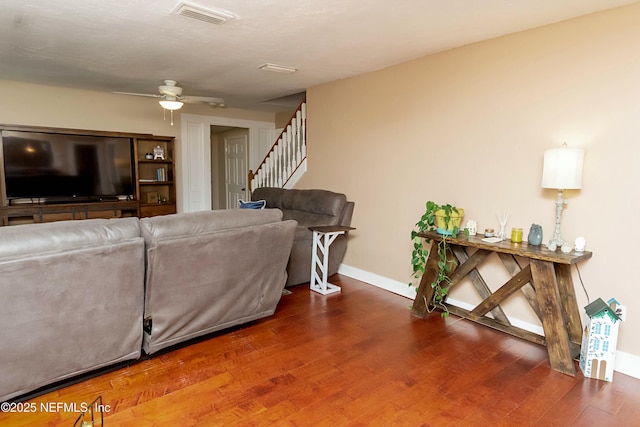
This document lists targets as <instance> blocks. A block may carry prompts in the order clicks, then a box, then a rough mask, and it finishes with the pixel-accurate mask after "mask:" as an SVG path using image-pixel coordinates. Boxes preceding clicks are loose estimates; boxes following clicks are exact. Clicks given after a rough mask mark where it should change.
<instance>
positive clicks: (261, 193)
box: [253, 187, 347, 227]
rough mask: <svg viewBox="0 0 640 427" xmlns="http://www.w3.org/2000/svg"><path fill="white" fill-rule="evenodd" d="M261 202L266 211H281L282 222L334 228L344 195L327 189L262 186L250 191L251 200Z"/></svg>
mask: <svg viewBox="0 0 640 427" xmlns="http://www.w3.org/2000/svg"><path fill="white" fill-rule="evenodd" d="M258 199H264V200H266V201H267V207H268V208H278V209H281V210H282V211H283V219H285V220H287V219H293V220H295V221H298V224H300V226H304V227H310V226H314V225H337V224H339V223H340V220H341V217H342V213H343V210H344V207H345V204H346V203H347V196H345V195H344V194H341V193H334V192H333V191H328V190H317V189H311V190H289V189H282V188H272V187H262V188H256V189H255V190H254V192H253V200H258Z"/></svg>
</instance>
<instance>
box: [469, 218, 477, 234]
mask: <svg viewBox="0 0 640 427" xmlns="http://www.w3.org/2000/svg"><path fill="white" fill-rule="evenodd" d="M467 230H469V235H470V236H475V235H476V233H477V232H478V223H477V222H476V221H474V220H472V219H470V220H469V221H467Z"/></svg>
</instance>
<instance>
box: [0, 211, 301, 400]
mask: <svg viewBox="0 0 640 427" xmlns="http://www.w3.org/2000/svg"><path fill="white" fill-rule="evenodd" d="M295 227H296V223H295V221H282V212H280V211H277V210H261V211H256V210H229V211H209V212H199V213H189V214H176V215H167V216H163V217H153V218H146V219H142V220H138V219H137V218H121V219H112V220H102V219H95V220H83V221H62V222H55V223H47V224H29V225H18V226H11V227H0V322H1V325H2V328H1V329H0V343H2V344H1V345H2V348H1V350H0V401H5V400H8V399H12V398H14V397H16V396H20V395H23V394H26V393H29V392H31V391H34V390H36V389H38V388H40V387H43V386H46V385H49V384H52V383H55V382H58V381H61V380H65V379H68V378H71V377H74V376H77V375H79V374H83V373H86V372H89V371H93V370H96V369H99V368H102V367H106V366H109V365H113V364H116V363H118V362H123V361H127V360H132V359H137V358H139V357H140V355H141V349H142V348H143V347H144V350H145V352H147V353H154V352H156V351H158V350H160V349H162V348H165V347H168V346H170V345H173V344H176V343H179V342H183V341H186V340H188V339H191V338H194V337H197V336H200V335H204V334H207V333H210V332H213V331H216V330H220V329H224V328H228V327H230V326H233V325H238V324H241V323H245V322H248V321H251V320H254V319H258V318H261V317H265V316H269V315H271V314H273V313H274V311H275V308H276V305H277V303H278V301H279V300H280V296H281V294H282V289H283V288H284V285H285V281H286V271H285V269H286V265H287V260H288V258H289V254H290V251H291V246H292V243H293V237H294V232H295Z"/></svg>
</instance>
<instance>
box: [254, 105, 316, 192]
mask: <svg viewBox="0 0 640 427" xmlns="http://www.w3.org/2000/svg"><path fill="white" fill-rule="evenodd" d="M306 123H307V101H306V99H304V100H302V102H301V103H300V105H299V106H298V108H297V110H296V111H295V112H294V113H293V115H292V116H291V120H290V122H289V124H288V125H287V126H286V127H285V128H284V129H283V130H282V132H281V133H280V136H279V137H278V139H277V140H276V142H275V143H274V144H273V146H272V147H271V150H269V152H268V153H267V155H266V156H265V158H264V160H263V161H262V163H260V165H259V166H258V168H257V169H256V171H255V172H253V171H251V170H250V171H249V180H248V182H249V192H251V191H253V189H255V188H259V187H280V188H291V187H292V186H293V184H295V182H296V181H297V180H298V179H299V178H300V176H302V174H304V172H305V171H306V169H307V133H306Z"/></svg>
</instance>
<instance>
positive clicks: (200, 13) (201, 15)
mask: <svg viewBox="0 0 640 427" xmlns="http://www.w3.org/2000/svg"><path fill="white" fill-rule="evenodd" d="M176 12H177V13H178V15H182V16H186V17H187V18H192V19H197V20H199V21H204V22H208V23H210V24H215V25H222V24H224V23H225V22H227V21H228V20H230V19H234V18H235V16H234V15H233V14H231V13H229V12H225V11H221V10H214V9H206V8H204V7H202V6H196V5H194V4H190V3H180V4H179V5H178V8H177V9H176Z"/></svg>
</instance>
